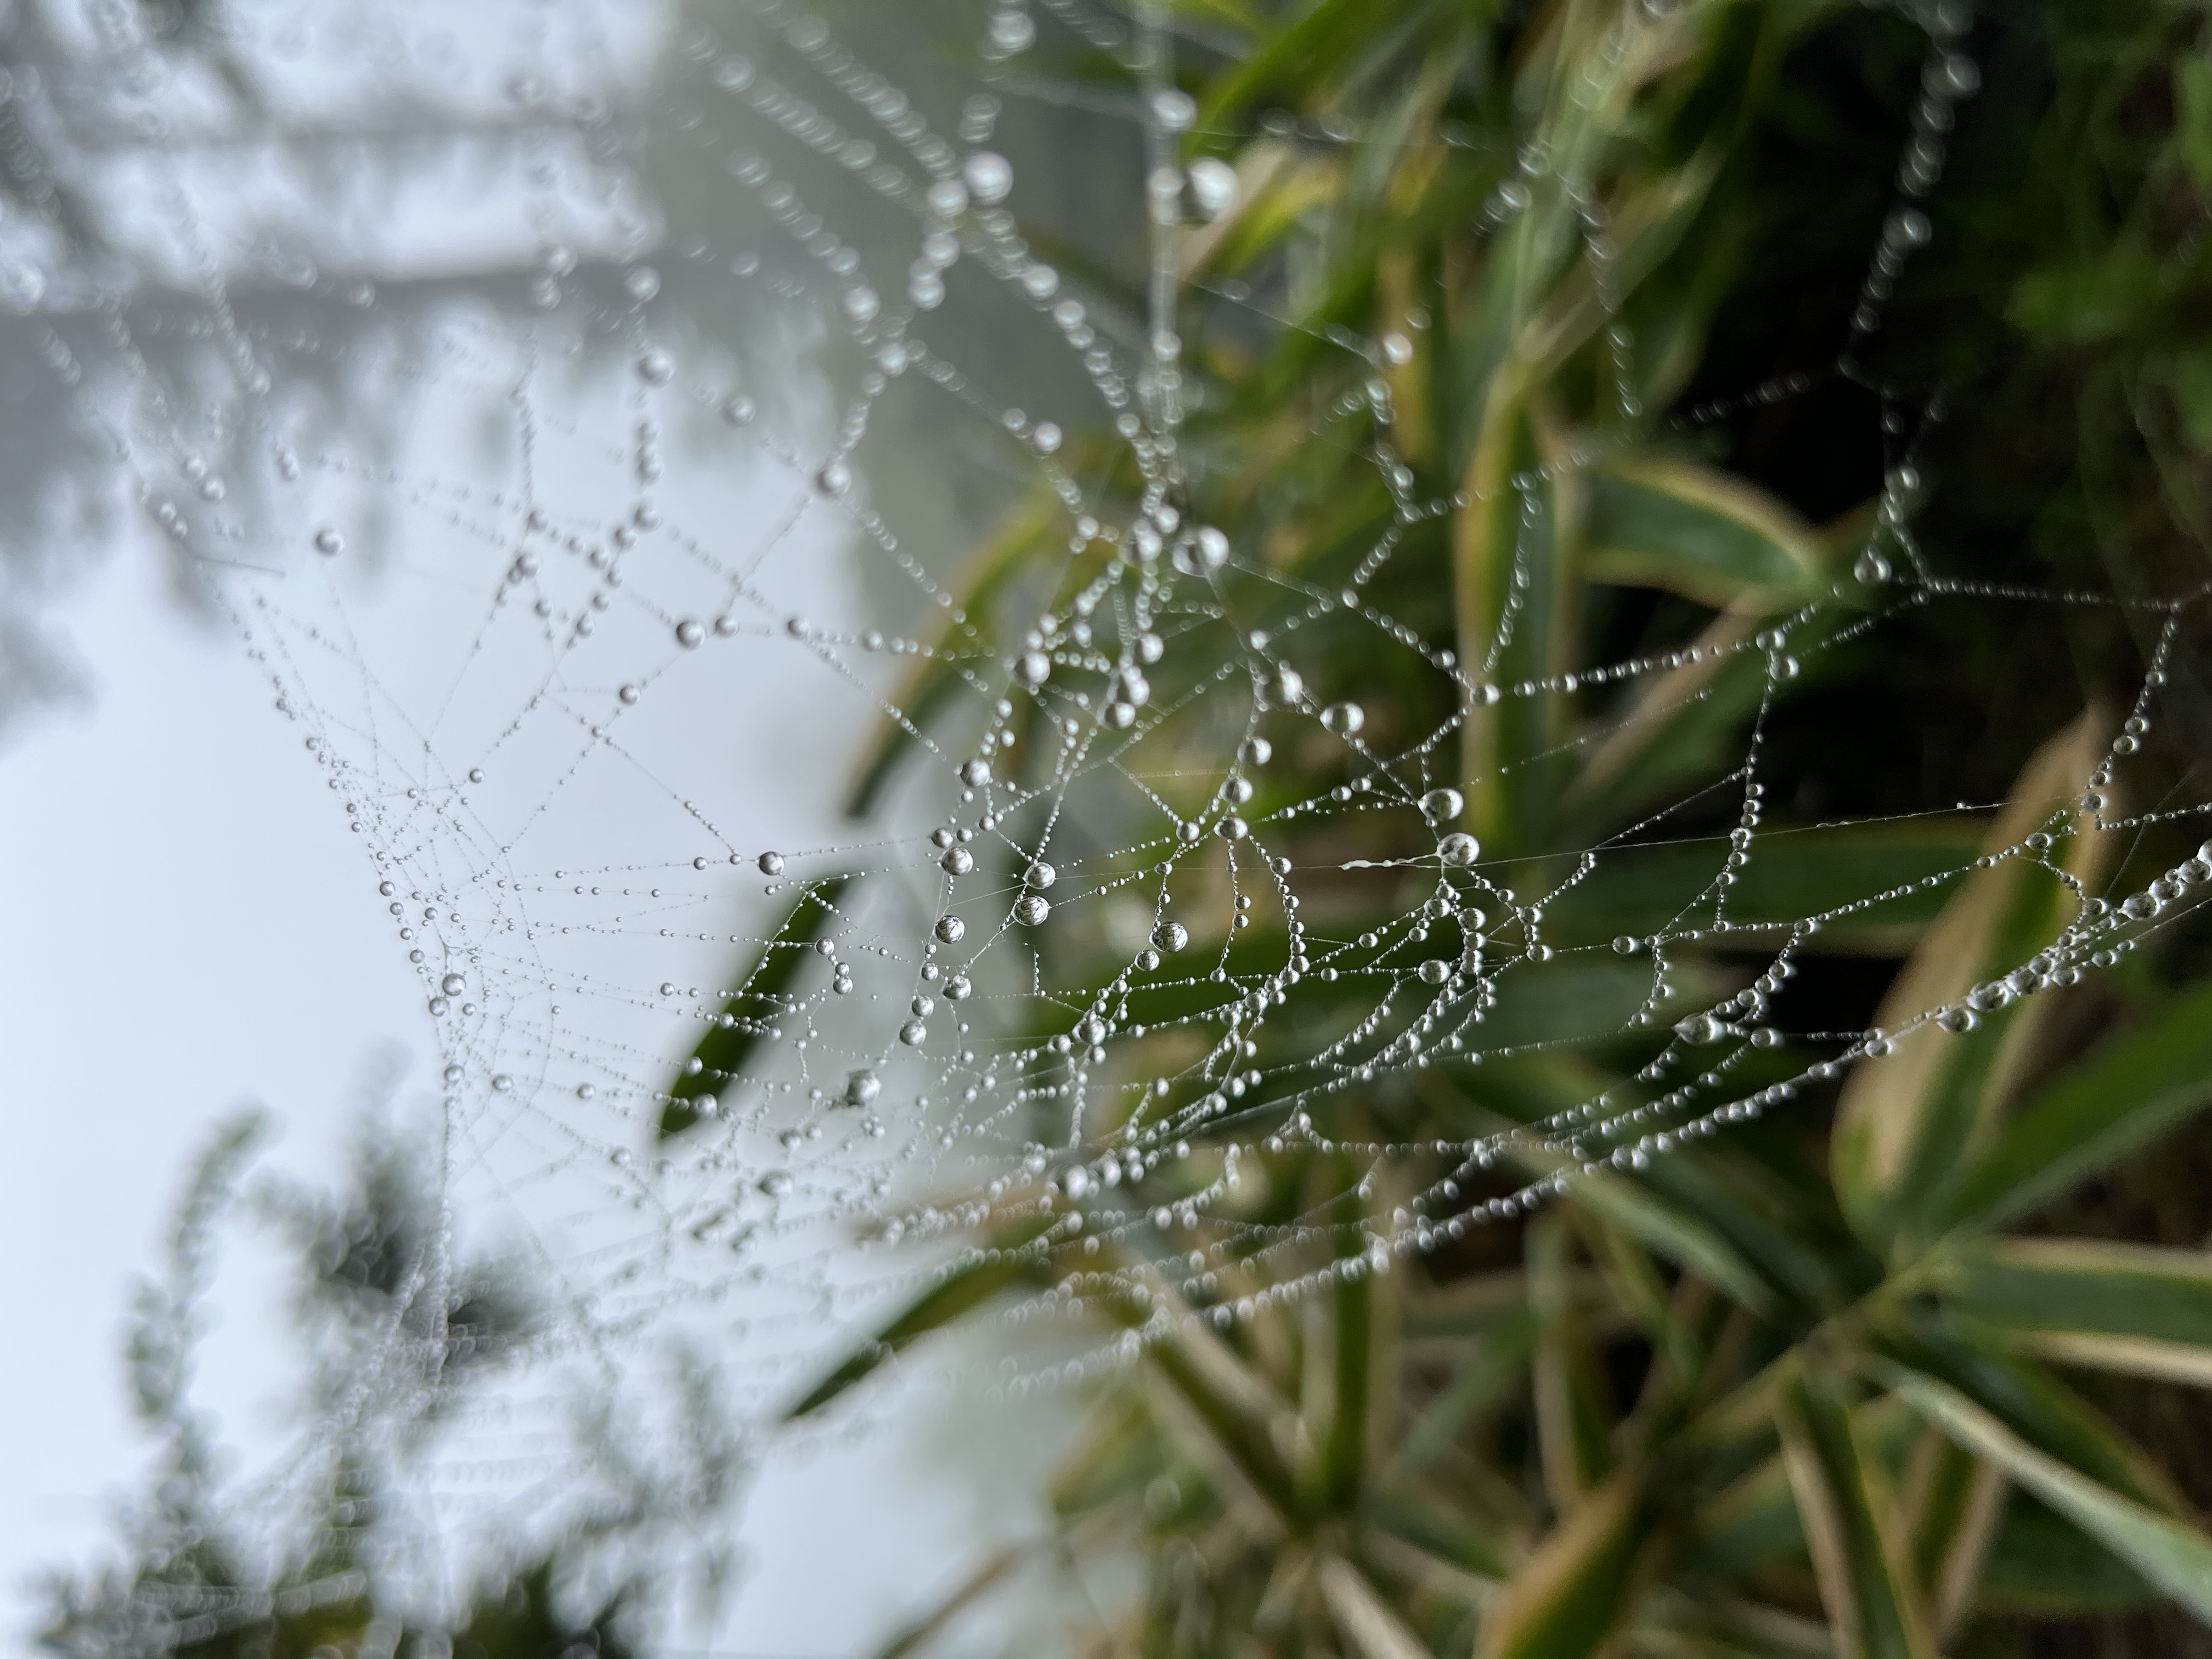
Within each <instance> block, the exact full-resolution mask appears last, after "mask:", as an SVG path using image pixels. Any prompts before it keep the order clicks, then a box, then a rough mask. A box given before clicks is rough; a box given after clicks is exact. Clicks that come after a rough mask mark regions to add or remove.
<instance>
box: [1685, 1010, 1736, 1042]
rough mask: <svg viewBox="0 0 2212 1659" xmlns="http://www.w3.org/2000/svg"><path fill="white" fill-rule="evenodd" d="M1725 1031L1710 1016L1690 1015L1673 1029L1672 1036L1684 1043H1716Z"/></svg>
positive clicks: (1724, 1028)
mask: <svg viewBox="0 0 2212 1659" xmlns="http://www.w3.org/2000/svg"><path fill="white" fill-rule="evenodd" d="M1727 1029H1728V1028H1727V1027H1726V1026H1724V1025H1723V1024H1721V1023H1720V1021H1718V1020H1717V1019H1715V1018H1713V1017H1712V1016H1711V1014H1692V1015H1691V1016H1690V1017H1689V1018H1687V1019H1686V1020H1684V1021H1683V1022H1682V1023H1681V1024H1679V1025H1677V1026H1676V1027H1675V1028H1674V1035H1675V1036H1679V1037H1680V1038H1681V1039H1682V1041H1683V1042H1697V1043H1706V1042H1719V1041H1720V1040H1721V1036H1722V1035H1723V1033H1724V1032H1725V1031H1726V1030H1727Z"/></svg>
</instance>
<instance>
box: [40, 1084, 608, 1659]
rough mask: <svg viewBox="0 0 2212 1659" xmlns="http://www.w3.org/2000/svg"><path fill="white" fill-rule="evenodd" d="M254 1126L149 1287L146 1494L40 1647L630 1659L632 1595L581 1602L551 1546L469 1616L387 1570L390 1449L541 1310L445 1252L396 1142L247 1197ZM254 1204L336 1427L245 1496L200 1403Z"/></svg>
mask: <svg viewBox="0 0 2212 1659" xmlns="http://www.w3.org/2000/svg"><path fill="white" fill-rule="evenodd" d="M261 1128H262V1124H261V1121H260V1120H259V1119H258V1117H254V1116H246V1117H241V1118H240V1119H238V1120H236V1121H234V1122H232V1123H230V1124H229V1125H228V1126H226V1127H224V1128H223V1129H222V1131H221V1132H220V1133H218V1134H217V1135H216V1138H215V1139H214V1141H213V1143H212V1144H211V1146H210V1148H209V1150H208V1152H206V1154H205V1155H204V1157H203V1158H202V1159H201V1161H200V1163H199V1165H198V1167H197V1170H195V1172H194V1174H193V1176H192V1179H191V1182H190V1183H189V1185H188V1188H187V1190H186V1193H185V1198H184V1201H183V1202H182V1204H181V1205H180V1206H179V1211H178V1215H177V1218H176V1222H175V1225H174V1226H173V1230H172V1232H171V1237H170V1241H169V1247H168V1260H167V1271H166V1272H165V1273H164V1274H163V1275H162V1276H161V1279H158V1280H156V1281H151V1282H149V1283H146V1284H143V1285H141V1286H140V1287H139V1289H138V1291H137V1296H136V1298H135V1303H134V1309H133V1315H132V1318H131V1324H130V1328H129V1336H128V1345H127V1351H128V1355H129V1360H130V1366H131V1380H132V1383H133V1396H134V1402H135V1404H136V1407H137V1415H138V1418H139V1420H140V1422H141V1423H142V1425H143V1426H144V1428H145V1429H146V1431H147V1432H148V1433H149V1435H150V1436H152V1437H154V1438H155V1441H156V1442H157V1443H158V1444H159V1446H160V1453H159V1455H158V1458H157V1460H156V1462H155V1468H154V1470H153V1472H152V1481H151V1487H150V1491H149V1493H148V1495H147V1496H146V1498H144V1499H143V1501H142V1502H140V1503H138V1504H135V1505H133V1506H132V1507H131V1509H129V1510H127V1511H125V1514H124V1516H123V1526H124V1538H123V1543H124V1553H123V1556H122V1559H119V1560H118V1561H116V1562H114V1563H113V1564H112V1565H110V1566H108V1567H107V1568H106V1570H104V1571H96V1572H94V1573H92V1574H89V1575H87V1576H85V1577H78V1578H67V1577H60V1578H57V1579H55V1580H54V1581H53V1582H52V1583H51V1585H50V1587H49V1592H48V1596H47V1605H48V1613H47V1615H46V1626H45V1628H44V1629H43V1630H42V1631H40V1632H39V1637H38V1640H39V1644H40V1646H41V1647H43V1648H44V1649H45V1650H47V1651H48V1652H51V1653H53V1654H56V1655H58V1656H64V1659H146V1656H153V1655H165V1656H166V1655H172V1654H173V1655H180V1656H187V1659H332V1656H343V1659H395V1656H397V1659H630V1656H631V1654H632V1652H633V1648H632V1645H631V1641H630V1638H629V1634H628V1633H627V1622H626V1620H625V1619H624V1617H623V1608H624V1605H625V1602H626V1601H627V1600H628V1599H629V1595H630V1592H629V1590H627V1589H623V1590H618V1591H617V1593H616V1594H614V1595H611V1596H609V1597H605V1598H603V1599H601V1600H600V1601H598V1602H597V1603H596V1605H591V1606H586V1607H581V1608H579V1607H576V1606H575V1603H576V1601H577V1599H578V1597H577V1594H576V1586H575V1585H574V1583H568V1582H567V1581H568V1580H569V1579H571V1578H573V1577H574V1576H575V1575H574V1574H573V1573H569V1572H567V1571H564V1568H565V1567H566V1566H567V1565H568V1563H567V1562H565V1561H564V1560H563V1559H561V1553H560V1552H559V1551H557V1550H556V1552H554V1553H552V1554H549V1555H547V1556H544V1557H543V1558H540V1559H534V1560H524V1561H520V1562H519V1563H514V1564H512V1565H511V1567H510V1570H508V1571H505V1572H501V1573H495V1574H494V1575H493V1576H492V1577H491V1578H490V1579H489V1581H487V1582H484V1583H480V1584H478V1585H477V1588H476V1589H474V1591H473V1592H472V1593H471V1595H469V1596H468V1597H467V1598H466V1600H465V1602H464V1604H463V1605H462V1606H461V1607H460V1608H459V1610H458V1617H447V1618H445V1619H440V1618H439V1617H438V1616H437V1615H438V1613H439V1612H440V1611H441V1610H439V1609H436V1608H434V1607H424V1606H421V1605H415V1604H410V1603H407V1602H401V1601H395V1591H398V1583H400V1582H401V1581H403V1580H404V1583H406V1585H407V1590H406V1591H399V1592H398V1593H400V1594H407V1593H415V1594H419V1590H420V1586H419V1584H418V1583H416V1581H415V1580H414V1579H413V1578H412V1577H407V1576H405V1575H398V1574H395V1573H393V1572H392V1571H391V1570H390V1569H391V1567H392V1565H393V1564H392V1562H391V1561H390V1559H388V1558H389V1557H390V1555H391V1552H392V1546H393V1543H394V1537H395V1534H394V1529H393V1528H392V1519H393V1517H392V1516H390V1515H389V1514H388V1513H387V1510H389V1508H390V1494H389V1492H388V1483H389V1476H390V1474H391V1472H392V1469H393V1468H394V1467H395V1457H396V1455H398V1454H404V1449H405V1448H406V1446H407V1445H408V1444H410V1443H413V1442H414V1441H415V1440H416V1439H417V1438H418V1437H419V1436H420V1433H421V1431H422V1429H423V1428H424V1427H426V1426H428V1425H429V1424H431V1423H432V1422H435V1421H436V1420H437V1419H440V1418H441V1417H442V1416H444V1415H445V1414H447V1413H449V1412H450V1411H451V1410H453V1408H454V1407H456V1406H457V1405H458V1403H459V1401H461V1400H462V1399H464V1398H465V1390H466V1389H467V1387H468V1385H469V1384H470V1383H471V1382H472V1381H474V1380H475V1379H476V1378H477V1376H478V1375H479V1374H488V1373H489V1372H492V1371H495V1370H498V1369H499V1368H500V1367H501V1365H502V1364H503V1363H504V1362H505V1361H506V1360H507V1359H508V1358H511V1357H512V1356H513V1354H515V1353H516V1352H520V1350H521V1349H522V1348H523V1347H524V1346H526V1343H527V1342H528V1340H529V1339H530V1337H531V1334H532V1330H533V1328H534V1326H535V1325H536V1323H537V1322H538V1315H537V1313H536V1310H534V1308H533V1307H532V1304H531V1298H530V1297H528V1296H527V1294H526V1293H525V1291H522V1290H521V1289H520V1280H519V1279H518V1278H517V1276H516V1274H515V1273H514V1272H513V1269H512V1268H510V1267H506V1266H504V1265H502V1264H498V1263H495V1262H489V1261H483V1262H471V1261H452V1260H448V1259H447V1251H446V1247H445V1244H444V1243H443V1241H442V1239H441V1218H440V1217H439V1215H438V1213H437V1211H436V1208H435V1201H434V1200H433V1199H432V1198H431V1196H430V1195H431V1194H435V1191H436V1185H435V1182H433V1181H430V1180H428V1179H426V1174H427V1172H426V1171H425V1170H423V1169H422V1168H421V1167H419V1164H418V1162H417V1160H416V1159H415V1158H412V1157H411V1156H410V1152H408V1151H407V1150H406V1149H405V1147H404V1145H403V1143H402V1142H400V1141H399V1140H398V1139H394V1138H392V1137H389V1136H383V1135H376V1136H371V1137H369V1138H368V1139H365V1140H364V1141H363V1143H362V1146H361V1148H360V1150H359V1155H358V1157H357V1158H356V1170H355V1179H354V1182H353V1183H352V1187H351V1189H350V1190H349V1191H348V1192H345V1193H343V1194H337V1195H335V1196H331V1195H325V1194H315V1193H312V1192H310V1191H307V1190H306V1189H304V1188H300V1187H298V1186H296V1185H295V1184H293V1183H291V1182H287V1181H283V1180H281V1179H278V1178H276V1177H275V1176H267V1175H264V1176H263V1177H262V1178H261V1179H260V1180H259V1181H258V1182H255V1183H253V1184H252V1186H251V1187H250V1188H247V1187H246V1186H245V1184H244V1178H245V1176H246V1170H247V1166H248V1164H249V1163H250V1160H251V1158H252V1152H253V1149H254V1146H255V1143H256V1141H257V1139H258V1137H259V1134H260V1132H261ZM240 1216H250V1217H252V1218H257V1219H258V1220H260V1221H261V1222H263V1223H264V1225H270V1226H272V1227H274V1228H275V1229H276V1230H277V1231H279V1232H280V1233H282V1234H283V1235H285V1236H287V1237H289V1240H290V1242H291V1243H292V1244H293V1246H294V1247H295V1261H296V1262H297V1266H298V1270H299V1271H298V1275H297V1279H296V1281H295V1285H296V1302H295V1308H294V1310H293V1312H294V1322H295V1325H296V1327H297V1328H298V1329H299V1330H300V1331H301V1333H302V1334H305V1335H306V1336H307V1338H308V1339H309V1340H310V1342H311V1344H312V1345H313V1351H314V1352H313V1364H312V1367H311V1372H312V1375H311V1379H310V1388H309V1393H310V1395H311V1398H310V1399H309V1400H308V1401H306V1402H305V1405H306V1407H307V1409H306V1410H305V1411H304V1412H303V1413H302V1416H303V1418H304V1419H305V1420H307V1421H310V1422H314V1423H326V1424H331V1425H335V1428H336V1432H335V1433H334V1434H333V1435H332V1436H331V1437H328V1438H326V1439H325V1438H318V1439H316V1440H314V1441H313V1442H311V1443H309V1444H307V1446H306V1447H305V1448H304V1449H303V1450H302V1454H301V1456H300V1457H299V1458H298V1460H297V1461H296V1462H294V1463H289V1464H288V1465H287V1466H286V1467H284V1468H280V1469H278V1470H277V1471H276V1472H275V1473H274V1474H273V1476H272V1477H271V1479H270V1484H269V1485H265V1486H261V1487H259V1488H258V1489H257V1490H255V1491H253V1492H251V1493H241V1492H240V1491H239V1490H238V1489H237V1488H236V1486H235V1474H236V1472H235V1470H234V1469H233V1468H231V1467H230V1465H231V1464H232V1463H233V1462H234V1459H233V1458H232V1456H231V1455H229V1453H228V1450H227V1449H226V1448H225V1447H224V1446H223V1445H222V1443H220V1442H219V1440H218V1438H217V1437H216V1432H215V1429H214V1425H212V1424H211V1423H210V1421H208V1420H207V1419H205V1418H204V1415H203V1414H202V1413H201V1412H200V1411H199V1410H198V1409H197V1407H195V1405H194V1403H193V1400H192V1394H191V1384H192V1378H193V1372H194V1365H195V1356H196V1353H197V1349H198V1347H199V1345H200V1342H201V1340H202V1339H203V1338H204V1335H205V1334H206V1333H207V1331H208V1330H209V1329H210V1327H211V1324H212V1316H211V1310H210V1309H209V1307H208V1305H207V1298H208V1295H209V1292H210V1289H211V1288H212V1286H213V1284H214V1282H215V1279H214V1276H215V1270H216V1254H217V1240H218V1234H219V1231H220V1229H221V1228H222V1225H224V1224H225V1223H226V1222H227V1221H229V1220H232V1219H234V1218H240ZM395 1436H396V1439H397V1441H398V1444H395V1443H394V1439H395ZM448 1565H450V1564H448Z"/></svg>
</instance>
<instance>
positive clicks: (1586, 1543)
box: [1475, 1465, 1646, 1659]
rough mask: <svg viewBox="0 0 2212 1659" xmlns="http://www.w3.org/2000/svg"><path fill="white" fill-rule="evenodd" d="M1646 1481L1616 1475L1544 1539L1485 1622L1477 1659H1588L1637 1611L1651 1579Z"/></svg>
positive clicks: (1637, 1471)
mask: <svg viewBox="0 0 2212 1659" xmlns="http://www.w3.org/2000/svg"><path fill="white" fill-rule="evenodd" d="M1644 1482H1645V1474H1644V1470H1643V1469H1642V1468H1639V1467H1637V1466H1634V1465H1629V1466H1624V1467H1623V1468H1620V1469H1616V1470H1615V1471H1614V1472H1613V1475H1612V1476H1611V1478H1610V1479H1608V1480H1607V1481H1606V1482H1605V1483H1604V1485H1602V1486H1599V1487H1598V1488H1597V1489H1596V1490H1595V1492H1591V1493H1590V1495H1589V1497H1588V1498H1584V1499H1583V1502H1582V1503H1581V1504H1577V1506H1576V1508H1575V1509H1574V1510H1573V1511H1572V1512H1571V1513H1570V1514H1569V1515H1568V1516H1567V1517H1566V1518H1565V1520H1564V1521H1562V1522H1560V1523H1559V1525H1558V1526H1556V1527H1554V1528H1553V1529H1552V1530H1551V1531H1550V1532H1549V1533H1548V1534H1546V1535H1545V1537H1544V1540H1543V1541H1542V1542H1541V1543H1540V1544H1538V1545H1537V1546H1536V1548H1535V1550H1534V1552H1533V1553H1531V1554H1530V1555H1529V1557H1528V1560H1526V1561H1525V1562H1523V1563H1522V1565H1521V1569H1520V1571H1517V1572H1516V1573H1515V1574H1514V1575H1513V1577H1511V1578H1510V1579H1509V1580H1507V1581H1506V1585H1505V1591H1504V1595H1502V1596H1501V1597H1499V1599H1498V1603H1497V1605H1496V1606H1495V1607H1492V1609H1491V1610H1490V1611H1489V1612H1488V1613H1486V1614H1485V1616H1484V1618H1483V1621H1482V1634H1481V1638H1480V1641H1479V1642H1478V1644H1476V1647H1475V1655H1476V1659H1585V1656H1588V1655H1591V1654H1595V1653H1596V1652H1597V1651H1598V1650H1599V1649H1600V1648H1601V1647H1602V1646H1603V1645H1604V1644H1605V1642H1606V1640H1607V1638H1608V1637H1609V1636H1611V1635H1612V1633H1613V1631H1614V1630H1615V1629H1616V1628H1617V1627H1618V1626H1620V1623H1621V1621H1622V1620H1624V1619H1625V1618H1626V1616H1627V1615H1628V1613H1630V1612H1631V1611H1632V1607H1633V1605H1634V1603H1635V1601H1637V1599H1638V1596H1637V1591H1638V1587H1639V1585H1640V1584H1641V1583H1642V1581H1643V1579H1644V1577H1645V1574H1644V1572H1643V1571H1638V1567H1639V1560H1638V1557H1639V1553H1641V1551H1640V1548H1639V1547H1640V1546H1641V1545H1642V1544H1643V1541H1644V1521H1645V1519H1646V1516H1645V1489H1644Z"/></svg>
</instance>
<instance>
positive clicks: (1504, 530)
mask: <svg viewBox="0 0 2212 1659" xmlns="http://www.w3.org/2000/svg"><path fill="white" fill-rule="evenodd" d="M1520 373H1521V372H1520V371H1519V370H1517V369H1516V368H1512V367H1510V366H1509V367H1507V368H1501V369H1500V370H1499V371H1498V374H1496V376H1495V377H1494V378H1493V379H1492V382H1491V386H1490V392H1489V395H1488V398H1487V400H1486V404H1485V407H1484V411H1483V416H1482V424H1481V428H1480V433H1479V435H1478V436H1477V438H1476V441H1475V444H1474V451H1473V453H1472V454H1471V455H1470V456H1469V457H1468V465H1467V473H1466V481H1465V483H1464V485H1463V489H1464V491H1465V494H1466V496H1467V505H1466V506H1464V507H1462V508H1461V509H1460V511H1459V513H1458V515H1457V517H1456V519H1455V521H1454V526H1453V540H1454V545H1453V555H1452V556H1453V591H1454V593H1455V603H1456V609H1457V624H1458V635H1459V656H1460V660H1461V661H1462V663H1463V664H1464V665H1466V667H1467V669H1468V671H1469V672H1470V673H1471V674H1473V675H1474V676H1475V677H1476V678H1477V679H1479V680H1481V681H1487V682H1492V683H1498V684H1507V685H1510V684H1514V683H1516V682H1517V681H1521V680H1531V679H1533V680H1540V681H1541V680H1545V679H1548V678H1551V677H1552V676H1553V674H1555V673H1557V672H1559V671H1561V670H1562V669H1564V668H1565V667H1567V666H1569V665H1571V661H1572V653H1571V640H1572V638H1573V630H1572V628H1571V620H1572V601H1573V598H1574V585H1573V584H1572V583H1571V581H1570V580H1568V574H1567V571H1566V569H1565V563H1566V561H1567V558H1568V556H1569V550H1570V549H1571V548H1572V547H1573V545H1574V544H1575V540H1576V536H1577V519H1578V517H1579V508H1578V506H1577V497H1578V494H1579V492H1578V490H1577V488H1576V487H1575V484H1574V480H1573V477H1572V476H1571V475H1570V474H1565V473H1562V472H1559V471H1556V470H1555V469H1554V468H1553V466H1552V465H1550V463H1552V462H1554V461H1556V460H1558V459H1559V453H1558V451H1559V448H1560V447H1561V441H1558V440H1557V439H1556V437H1555V435H1552V434H1550V433H1549V432H1548V431H1547V430H1546V429H1545V428H1542V427H1541V426H1540V424H1539V422H1537V420H1536V419H1535V417H1534V416H1533V414H1532V413H1531V411H1530V407H1529V404H1528V400H1527V398H1526V395H1525V394H1524V392H1523V391H1522V386H1521V380H1520ZM1564 717H1565V704H1564V703H1563V702H1562V701H1561V700H1560V699H1559V698H1555V697H1508V698H1506V699H1504V701H1503V702H1495V703H1483V702H1475V703H1474V704H1473V705H1472V706H1471V707H1470V708H1468V711H1467V718H1466V724H1465V726H1464V734H1463V738H1462V762H1461V770H1462V775H1463V776H1464V777H1466V778H1467V779H1468V788H1467V799H1468V805H1467V816H1466V822H1467V824H1468V828H1469V829H1472V830H1473V831H1474V834H1475V836H1476V837H1477V838H1478V839H1479V840H1480V841H1481V842H1482V843H1483V844H1484V846H1485V847H1486V848H1490V849H1491V851H1492V854H1514V853H1519V852H1525V851H1528V850H1532V849H1534V848H1537V847H1539V846H1541V844H1542V841H1543V838H1544V833H1545V830H1546V829H1547V828H1548V825H1549V821H1550V817H1551V807H1552V799H1551V793H1552V792H1551V789H1550V787H1549V783H1550V780H1551V779H1552V777H1553V775H1554V774H1557V775H1564V769H1563V768H1562V767H1561V766H1560V765H1559V763H1551V762H1547V761H1546V760H1544V759H1542V758H1540V757H1550V756H1552V755H1553V752H1554V751H1555V750H1556V749H1557V748H1558V745H1559V740H1560V738H1562V737H1563V736H1564V735H1565V728H1564V726H1563V724H1562V722H1563V720H1564Z"/></svg>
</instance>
